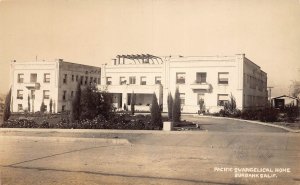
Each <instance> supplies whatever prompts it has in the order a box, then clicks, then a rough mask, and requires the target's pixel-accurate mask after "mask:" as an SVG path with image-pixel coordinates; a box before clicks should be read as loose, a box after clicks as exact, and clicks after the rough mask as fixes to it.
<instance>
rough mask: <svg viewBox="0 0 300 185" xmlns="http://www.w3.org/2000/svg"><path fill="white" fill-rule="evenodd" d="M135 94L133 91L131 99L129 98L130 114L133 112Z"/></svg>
mask: <svg viewBox="0 0 300 185" xmlns="http://www.w3.org/2000/svg"><path fill="white" fill-rule="evenodd" d="M134 105H135V94H134V92H132V93H131V99H130V111H131V114H132V115H134V112H135V107H134Z"/></svg>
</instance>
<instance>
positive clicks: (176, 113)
mask: <svg viewBox="0 0 300 185" xmlns="http://www.w3.org/2000/svg"><path fill="white" fill-rule="evenodd" d="M172 116H173V119H172V120H173V122H175V123H178V122H180V117H181V104H180V96H179V90H178V87H177V88H176V91H175V96H174V103H173V109H172Z"/></svg>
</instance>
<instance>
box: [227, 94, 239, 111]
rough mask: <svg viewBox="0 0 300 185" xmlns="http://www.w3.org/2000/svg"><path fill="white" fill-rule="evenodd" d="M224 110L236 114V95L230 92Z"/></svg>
mask: <svg viewBox="0 0 300 185" xmlns="http://www.w3.org/2000/svg"><path fill="white" fill-rule="evenodd" d="M224 111H225V112H226V113H229V114H235V113H236V112H237V109H236V100H235V97H234V96H233V95H232V93H231V94H230V99H229V101H228V102H226V103H225V105H224Z"/></svg>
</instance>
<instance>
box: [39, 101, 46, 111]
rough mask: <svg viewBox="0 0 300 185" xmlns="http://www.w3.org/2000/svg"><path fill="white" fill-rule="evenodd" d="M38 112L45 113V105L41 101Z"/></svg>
mask: <svg viewBox="0 0 300 185" xmlns="http://www.w3.org/2000/svg"><path fill="white" fill-rule="evenodd" d="M40 111H41V112H42V113H44V112H45V111H46V105H45V103H44V100H43V101H42V104H41V107H40Z"/></svg>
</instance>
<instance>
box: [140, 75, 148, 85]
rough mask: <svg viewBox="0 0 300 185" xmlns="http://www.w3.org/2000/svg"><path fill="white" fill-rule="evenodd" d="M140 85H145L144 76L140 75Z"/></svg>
mask: <svg viewBox="0 0 300 185" xmlns="http://www.w3.org/2000/svg"><path fill="white" fill-rule="evenodd" d="M141 85H147V81H146V77H145V76H142V77H141Z"/></svg>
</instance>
